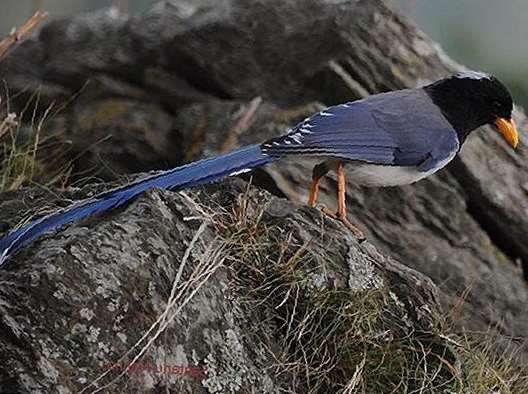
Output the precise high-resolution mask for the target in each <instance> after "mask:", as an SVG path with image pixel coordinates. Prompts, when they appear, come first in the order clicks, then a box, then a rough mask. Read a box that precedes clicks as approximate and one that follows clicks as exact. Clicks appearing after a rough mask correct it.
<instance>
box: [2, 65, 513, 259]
mask: <svg viewBox="0 0 528 394" xmlns="http://www.w3.org/2000/svg"><path fill="white" fill-rule="evenodd" d="M512 112H513V100H512V97H511V95H510V93H509V92H508V90H507V88H506V87H505V85H504V84H503V83H501V82H500V81H499V79H497V78H496V77H494V76H492V75H490V74H487V73H485V72H481V71H464V72H459V73H456V74H453V75H450V76H448V77H446V78H443V79H440V80H438V81H436V82H433V83H430V84H428V85H425V86H422V87H418V88H412V89H403V90H396V91H390V92H385V93H379V94H374V95H371V96H367V97H365V98H362V99H360V100H356V101H351V102H347V103H344V104H339V105H335V106H330V107H328V108H326V109H324V110H322V111H320V112H317V113H315V114H313V115H312V116H309V117H308V118H306V119H304V120H303V121H301V122H300V123H298V124H297V125H295V126H294V127H292V128H291V129H289V130H288V131H287V132H286V133H285V134H283V135H281V136H278V137H275V138H272V139H270V140H267V141H264V142H263V143H260V144H254V145H250V146H247V147H244V148H241V149H238V150H235V151H232V152H229V153H226V154H223V155H220V156H217V157H212V158H206V159H202V160H199V161H195V162H191V163H189V164H185V165H182V166H180V167H176V168H173V169H169V170H165V171H161V172H158V173H155V174H150V175H147V176H144V177H142V178H139V179H137V180H135V181H133V182H131V183H129V184H126V185H124V186H121V187H117V188H115V189H111V190H108V191H106V192H104V193H101V194H98V195H96V196H95V197H92V198H89V199H86V200H82V201H79V202H76V203H73V204H72V205H70V206H68V207H65V208H63V209H61V210H58V211H56V212H53V213H51V214H48V215H46V216H43V217H41V218H38V219H35V220H33V221H30V222H28V223H26V224H23V225H21V226H19V227H17V228H15V229H13V230H11V231H9V232H8V233H7V234H6V235H5V236H4V237H3V238H2V239H1V240H0V265H1V264H2V263H4V262H5V261H6V259H7V258H8V257H9V256H10V255H11V254H13V253H14V252H15V251H17V250H18V249H20V248H21V247H23V246H24V245H26V244H28V243H30V242H32V241H34V240H35V239H37V238H39V237H40V236H41V235H42V234H44V233H45V232H47V231H49V230H51V229H53V228H56V227H59V226H62V225H64V224H67V223H69V222H72V221H74V220H76V219H80V218H83V217H86V216H88V215H90V214H94V213H97V212H102V211H105V210H108V209H111V208H115V207H118V206H122V205H124V204H126V203H127V202H129V201H130V200H131V199H132V198H134V197H135V196H137V195H138V194H140V193H142V192H144V191H145V190H147V189H150V188H153V187H158V188H166V189H170V190H180V189H183V188H189V187H193V186H197V185H202V184H205V183H209V182H213V181H217V180H220V179H223V178H226V177H230V176H235V175H238V174H241V173H244V172H248V171H251V170H252V169H254V168H256V167H259V166H262V165H265V164H268V163H272V162H276V161H278V160H280V159H282V158H285V157H293V158H295V157H314V158H316V159H317V160H319V162H318V164H317V165H315V167H314V168H313V171H312V182H311V187H310V193H309V197H308V201H307V205H309V206H314V205H315V204H316V199H317V192H318V188H319V182H320V180H321V178H323V177H324V176H325V175H326V174H327V173H328V172H329V171H331V170H334V171H335V172H336V173H337V211H336V212H335V217H336V218H338V219H340V220H341V221H343V222H344V223H345V224H347V225H349V227H350V228H352V229H355V226H353V225H352V224H351V223H350V222H348V220H347V214H346V205H345V166H346V171H347V177H348V179H349V180H350V181H352V182H354V183H356V184H358V185H363V186H372V187H384V186H398V185H406V184H411V183H414V182H417V181H419V180H421V179H423V178H425V177H427V176H429V175H431V174H433V173H435V172H436V171H438V170H440V169H441V168H443V167H445V166H446V165H447V164H448V163H449V162H450V161H451V160H452V159H453V158H454V157H455V156H456V154H457V153H458V152H459V151H460V148H461V146H462V144H463V143H464V142H465V141H466V139H467V137H468V136H469V134H470V133H471V132H472V131H474V130H476V129H478V128H479V127H480V126H484V125H487V124H489V125H492V126H494V128H495V129H497V131H499V132H500V133H501V134H502V136H503V137H504V139H505V140H506V141H507V142H508V143H509V144H510V145H511V146H513V147H514V148H515V147H516V146H517V145H518V133H517V128H516V125H515V122H514V120H513V118H512Z"/></svg>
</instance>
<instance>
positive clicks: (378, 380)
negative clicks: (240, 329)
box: [224, 195, 528, 394]
mask: <svg viewBox="0 0 528 394" xmlns="http://www.w3.org/2000/svg"><path fill="white" fill-rule="evenodd" d="M251 205H253V206H252V207H251ZM255 206H256V204H250V203H249V202H248V199H247V196H245V195H243V196H241V198H240V201H239V204H238V207H237V209H235V211H234V212H233V214H232V216H231V217H230V218H228V219H227V220H226V221H225V222H224V225H225V223H230V224H231V225H227V228H228V229H229V231H230V237H229V242H230V247H229V249H226V250H227V251H228V252H229V253H230V256H229V259H230V260H231V261H232V263H234V264H235V266H236V267H238V268H237V276H238V278H240V288H241V289H246V291H247V289H252V290H250V291H249V292H247V294H246V297H245V298H246V302H247V305H249V306H250V308H251V309H252V310H253V311H254V313H255V314H256V318H257V319H259V320H261V321H262V324H259V325H257V327H262V326H264V327H267V328H266V329H267V330H269V327H274V332H275V333H276V336H275V337H274V338H273V339H272V343H273V345H270V341H269V338H268V339H267V340H265V341H263V343H262V346H263V347H265V348H266V349H267V352H268V355H271V356H272V357H273V359H274V360H275V365H274V367H273V375H274V376H276V377H277V380H278V381H285V382H288V383H287V384H286V385H285V387H288V390H286V389H285V391H284V392H291V391H289V390H291V389H292V387H293V390H294V391H295V392H303V393H343V394H345V393H347V394H350V393H395V394H396V393H401V394H410V393H460V394H466V393H467V394H470V393H472V394H481V393H482V394H484V393H487V394H489V393H497V394H498V393H501V394H506V393H508V394H521V393H525V392H526V387H528V371H527V370H526V368H525V369H523V368H521V367H520V366H519V364H518V362H517V361H516V354H514V352H512V351H505V352H502V353H498V349H497V347H496V346H495V343H496V341H494V340H493V339H491V337H490V336H489V335H488V336H487V337H485V338H484V337H483V338H480V339H479V340H478V341H477V340H475V339H474V338H473V339H472V338H471V337H470V336H468V335H467V334H457V335H455V334H452V335H449V334H448V333H446V332H443V329H442V328H440V327H447V324H446V322H444V321H439V322H437V323H438V324H437V325H436V326H437V327H439V329H438V331H437V332H423V331H421V332H420V331H415V329H413V327H412V326H410V325H409V324H408V318H407V316H405V311H404V310H402V308H401V307H400V306H399V305H398V303H397V302H395V300H394V297H393V295H392V294H391V291H390V289H387V288H380V289H372V290H365V291H360V292H358V291H352V290H348V289H338V288H336V287H335V286H334V285H333V284H332V283H319V284H316V283H314V278H316V277H317V275H318V272H322V271H324V270H328V269H329V266H330V265H331V264H332V263H331V262H330V261H328V260H327V259H326V258H325V257H324V256H317V255H314V254H313V253H312V252H311V248H310V247H309V246H310V245H309V243H305V244H304V245H301V246H297V247H294V246H292V244H291V242H290V234H285V233H284V232H283V231H282V230H279V229H278V228H274V227H273V226H269V225H267V224H266V223H263V221H262V208H255ZM330 269H331V268H330ZM448 335H449V336H448ZM490 335H491V334H490ZM266 337H267V336H266V333H265V332H260V331H259V330H258V329H256V331H255V333H254V338H266ZM486 338H487V340H483V339H486ZM510 350H511V349H510Z"/></svg>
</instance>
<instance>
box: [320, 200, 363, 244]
mask: <svg viewBox="0 0 528 394" xmlns="http://www.w3.org/2000/svg"><path fill="white" fill-rule="evenodd" d="M320 210H321V212H322V213H324V214H325V215H327V216H330V217H331V218H332V219H337V220H340V221H341V223H343V224H344V225H345V227H346V228H347V229H349V230H350V231H351V232H352V234H354V237H356V238H357V240H358V242H359V243H362V242H364V241H366V239H367V238H366V237H365V234H363V231H361V230H360V229H359V228H358V227H357V226H356V225H355V224H353V223H352V222H350V221H349V220H348V219H347V218H346V217H339V216H338V215H337V213H336V212H334V211H332V210H331V209H330V208H328V207H327V206H326V205H324V204H321V205H320Z"/></svg>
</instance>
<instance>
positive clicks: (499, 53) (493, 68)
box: [0, 0, 528, 108]
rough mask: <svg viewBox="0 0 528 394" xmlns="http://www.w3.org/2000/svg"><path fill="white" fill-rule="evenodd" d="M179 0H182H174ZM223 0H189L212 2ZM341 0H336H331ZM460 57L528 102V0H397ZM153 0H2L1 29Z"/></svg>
mask: <svg viewBox="0 0 528 394" xmlns="http://www.w3.org/2000/svg"><path fill="white" fill-rule="evenodd" d="M174 1H177V0H174ZM215 1H219V0H188V2H191V3H195V4H207V3H209V4H213V3H214V2H215ZM326 1H336V0H326ZM392 1H393V2H394V4H395V5H396V7H398V8H399V9H400V10H401V11H402V13H404V14H405V15H408V16H409V17H410V18H411V19H413V20H414V21H415V23H416V24H417V25H418V26H419V27H420V28H421V29H422V30H423V31H424V32H425V33H426V34H427V35H429V36H430V37H432V38H433V39H434V40H436V41H438V42H439V43H440V44H441V45H442V47H443V48H444V50H445V51H446V52H447V53H448V54H449V55H450V56H451V57H453V58H454V59H455V60H457V61H458V62H460V63H462V64H464V65H466V66H468V67H469V68H473V69H477V70H483V71H488V72H491V73H493V74H496V75H497V76H499V77H500V79H502V80H503V81H504V82H505V83H506V84H507V85H508V87H509V88H510V89H511V90H512V92H513V94H514V96H515V99H516V101H517V102H518V103H520V104H522V105H523V106H524V107H525V108H528V67H527V66H526V65H525V62H526V61H527V60H528V22H527V21H528V1H527V0H392ZM153 2H154V1H153V0H1V1H0V7H1V8H0V33H1V34H2V35H5V34H7V33H8V32H9V31H10V30H11V28H12V27H14V26H18V25H20V24H21V23H22V22H23V21H24V20H25V19H26V18H27V17H28V16H29V15H31V14H32V13H33V12H34V11H35V10H37V9H40V10H44V11H47V12H48V13H49V16H48V20H49V19H52V18H57V17H61V16H65V15H69V14H75V13H81V12H87V11H92V10H97V9H100V8H103V7H109V6H111V5H119V6H120V7H125V8H127V9H128V10H129V11H130V12H138V11H142V10H144V9H146V8H148V7H149V6H150V5H151V4H152V3H153Z"/></svg>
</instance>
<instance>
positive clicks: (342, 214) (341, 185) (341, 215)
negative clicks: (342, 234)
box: [336, 161, 365, 242]
mask: <svg viewBox="0 0 528 394" xmlns="http://www.w3.org/2000/svg"><path fill="white" fill-rule="evenodd" d="M336 173H337V212H336V215H337V218H338V219H339V220H341V221H342V222H343V224H344V225H345V226H346V227H347V228H348V229H349V230H350V231H352V233H353V234H354V235H355V236H356V237H357V238H358V239H359V242H363V241H364V240H365V235H364V234H363V232H362V231H361V230H360V229H359V228H357V227H356V226H355V225H354V224H352V223H351V222H350V221H349V220H348V219H347V214H346V203H345V194H346V185H345V171H344V168H343V163H342V162H340V161H338V162H337V165H336Z"/></svg>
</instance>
